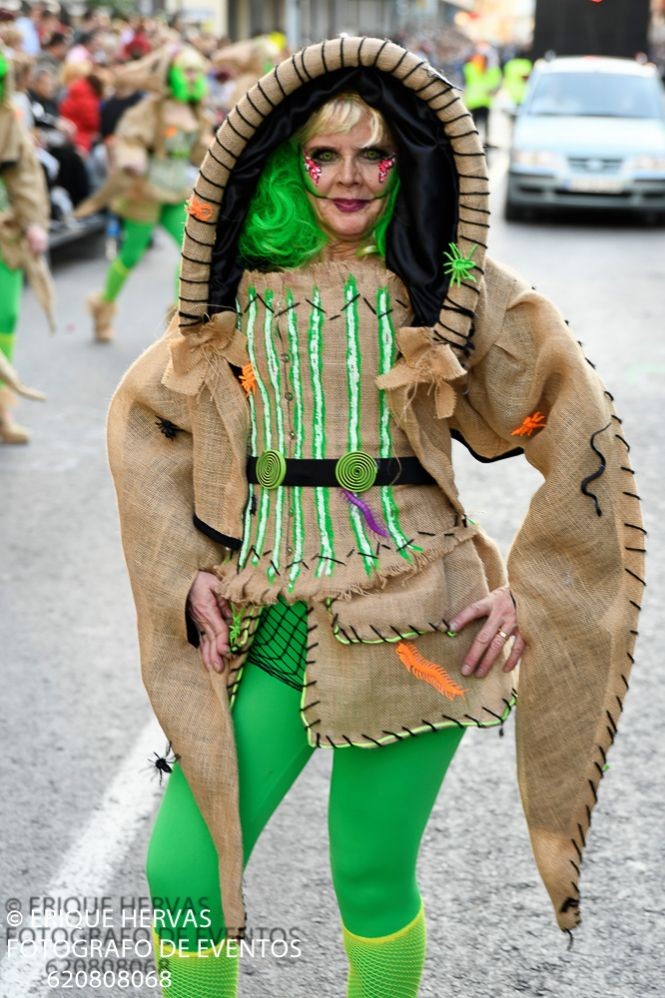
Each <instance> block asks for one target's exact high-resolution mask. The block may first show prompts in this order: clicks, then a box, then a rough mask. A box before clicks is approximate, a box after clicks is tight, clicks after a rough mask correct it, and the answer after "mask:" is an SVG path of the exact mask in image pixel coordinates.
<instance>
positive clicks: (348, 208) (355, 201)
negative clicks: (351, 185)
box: [333, 198, 367, 213]
mask: <svg viewBox="0 0 665 998" xmlns="http://www.w3.org/2000/svg"><path fill="white" fill-rule="evenodd" d="M333 204H334V205H335V207H336V208H337V209H338V211H344V212H349V213H350V212H353V211H362V209H363V208H364V207H365V205H366V204H367V201H366V200H365V199H364V198H333Z"/></svg>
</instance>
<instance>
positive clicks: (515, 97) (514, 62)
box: [503, 56, 533, 108]
mask: <svg viewBox="0 0 665 998" xmlns="http://www.w3.org/2000/svg"><path fill="white" fill-rule="evenodd" d="M532 69H533V63H532V61H531V59H527V58H526V57H524V56H515V58H514V59H509V60H508V62H507V63H506V64H505V66H504V67H503V87H504V90H505V91H506V93H507V94H508V97H509V98H510V101H511V103H512V104H513V106H514V107H516V108H517V107H519V106H520V104H523V103H524V97H525V96H526V86H527V83H528V82H529V77H530V76H531V71H532Z"/></svg>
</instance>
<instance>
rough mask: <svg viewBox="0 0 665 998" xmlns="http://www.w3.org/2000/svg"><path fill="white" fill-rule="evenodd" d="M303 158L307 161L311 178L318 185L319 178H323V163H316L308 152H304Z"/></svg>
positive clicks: (306, 166)
mask: <svg viewBox="0 0 665 998" xmlns="http://www.w3.org/2000/svg"><path fill="white" fill-rule="evenodd" d="M303 158H304V161H305V169H306V170H307V173H308V174H309V179H310V180H311V181H312V183H313V184H316V185H317V186H318V183H319V180H320V179H321V164H320V163H315V162H314V160H313V159H312V157H311V156H308V155H307V153H304V154H303Z"/></svg>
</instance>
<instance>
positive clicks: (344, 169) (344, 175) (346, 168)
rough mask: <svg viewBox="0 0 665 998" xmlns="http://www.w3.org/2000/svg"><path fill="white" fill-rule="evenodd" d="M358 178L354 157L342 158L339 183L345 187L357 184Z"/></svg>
mask: <svg viewBox="0 0 665 998" xmlns="http://www.w3.org/2000/svg"><path fill="white" fill-rule="evenodd" d="M359 176H360V175H359V172H358V164H357V162H356V157H355V156H354V155H353V154H351V155H349V156H343V157H342V164H341V172H340V178H339V179H340V181H341V183H343V184H346V185H350V184H355V183H357V182H358V180H359Z"/></svg>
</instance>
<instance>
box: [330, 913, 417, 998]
mask: <svg viewBox="0 0 665 998" xmlns="http://www.w3.org/2000/svg"><path fill="white" fill-rule="evenodd" d="M342 935H343V940H344V948H345V949H346V954H347V956H348V958H349V976H348V979H347V981H348V983H347V992H346V993H347V998H417V995H418V994H419V988H420V980H421V978H422V973H423V967H424V964H425V954H426V948H427V931H426V927H425V912H424V909H423V907H422V906H421V908H420V911H419V912H418V914H417V915H416V917H415V918H414V919H413V921H412V922H410V923H409V924H408V925H406V926H404V928H403V929H399V930H398V931H397V932H393V933H391V934H390V935H389V936H382V937H379V938H365V937H363V936H357V935H354V934H353V933H352V932H349V931H348V929H346V927H345V926H342Z"/></svg>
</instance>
